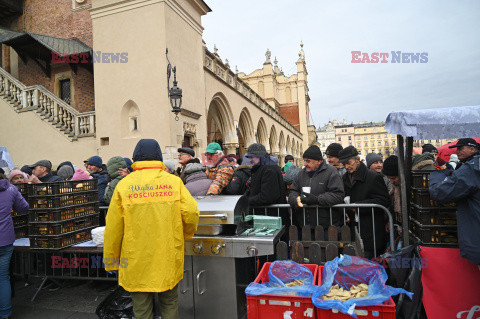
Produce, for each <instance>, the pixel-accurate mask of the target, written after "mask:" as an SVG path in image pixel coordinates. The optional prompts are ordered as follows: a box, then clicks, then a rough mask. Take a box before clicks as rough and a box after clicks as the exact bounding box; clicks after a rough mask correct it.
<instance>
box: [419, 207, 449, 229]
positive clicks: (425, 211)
mask: <svg viewBox="0 0 480 319" xmlns="http://www.w3.org/2000/svg"><path fill="white" fill-rule="evenodd" d="M411 210H412V214H411V216H412V218H413V219H415V220H416V221H418V222H419V223H420V224H422V225H424V226H433V225H443V226H455V225H457V209H456V208H450V207H438V208H420V207H418V206H415V205H414V206H412V208H411Z"/></svg>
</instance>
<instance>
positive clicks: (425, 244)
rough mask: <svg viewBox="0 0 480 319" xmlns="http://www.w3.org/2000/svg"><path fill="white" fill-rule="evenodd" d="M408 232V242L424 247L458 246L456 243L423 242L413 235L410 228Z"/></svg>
mask: <svg viewBox="0 0 480 319" xmlns="http://www.w3.org/2000/svg"><path fill="white" fill-rule="evenodd" d="M408 232H409V234H410V243H411V244H419V245H422V246H425V247H437V248H458V243H424V242H422V241H421V240H420V238H418V237H417V236H415V235H414V234H413V233H412V232H411V231H410V230H409V231H408Z"/></svg>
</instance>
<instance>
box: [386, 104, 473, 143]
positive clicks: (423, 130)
mask: <svg viewBox="0 0 480 319" xmlns="http://www.w3.org/2000/svg"><path fill="white" fill-rule="evenodd" d="M385 128H386V130H387V132H388V133H390V134H396V135H403V136H410V137H413V139H415V140H430V139H447V138H462V137H473V136H480V105H477V106H459V107H447V108H437V109H424V110H412V111H401V112H391V113H390V114H388V116H387V120H386V121H385Z"/></svg>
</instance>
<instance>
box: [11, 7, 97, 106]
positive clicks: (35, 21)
mask: <svg viewBox="0 0 480 319" xmlns="http://www.w3.org/2000/svg"><path fill="white" fill-rule="evenodd" d="M91 1H92V0H85V2H84V3H82V4H81V6H84V5H88V4H91ZM79 6H80V5H79V4H77V3H75V8H77V11H75V10H72V1H70V0H24V13H23V15H22V16H21V17H19V18H17V20H16V21H15V22H14V24H13V27H12V28H13V29H16V30H18V31H25V32H31V33H38V34H44V35H49V36H53V37H59V38H64V39H73V38H77V39H79V40H80V41H82V42H84V43H85V44H87V45H89V46H90V47H92V46H93V39H92V19H91V18H90V12H89V11H88V10H86V9H82V8H79ZM18 64H19V65H18V77H19V80H20V81H21V82H23V83H24V84H25V85H27V86H30V85H36V84H40V85H43V86H44V87H46V88H47V89H48V90H49V91H51V92H52V93H55V75H56V74H58V73H62V72H67V71H71V68H70V67H69V66H68V65H67V64H52V68H51V69H52V71H51V77H50V78H48V77H47V76H46V75H45V73H44V72H43V71H42V69H41V68H40V67H39V66H38V65H37V64H36V63H35V62H34V61H32V60H30V59H29V60H28V61H27V63H26V64H25V63H23V61H22V60H21V59H19V63H18ZM71 81H73V87H74V88H73V92H74V96H73V99H74V103H72V106H75V108H76V109H77V110H79V111H80V112H87V111H92V110H94V109H95V104H94V103H95V102H94V101H95V97H94V91H93V74H92V73H90V72H89V71H88V70H86V69H84V68H82V67H80V66H79V67H78V68H77V74H75V73H74V72H72V77H71Z"/></svg>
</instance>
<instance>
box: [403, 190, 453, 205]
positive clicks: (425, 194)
mask: <svg viewBox="0 0 480 319" xmlns="http://www.w3.org/2000/svg"><path fill="white" fill-rule="evenodd" d="M412 202H413V204H414V205H417V206H418V207H420V208H430V207H456V206H457V205H456V204H455V203H450V204H440V203H438V202H435V201H433V200H432V199H431V197H430V192H429V191H428V189H412Z"/></svg>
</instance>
